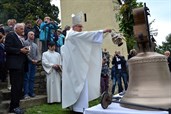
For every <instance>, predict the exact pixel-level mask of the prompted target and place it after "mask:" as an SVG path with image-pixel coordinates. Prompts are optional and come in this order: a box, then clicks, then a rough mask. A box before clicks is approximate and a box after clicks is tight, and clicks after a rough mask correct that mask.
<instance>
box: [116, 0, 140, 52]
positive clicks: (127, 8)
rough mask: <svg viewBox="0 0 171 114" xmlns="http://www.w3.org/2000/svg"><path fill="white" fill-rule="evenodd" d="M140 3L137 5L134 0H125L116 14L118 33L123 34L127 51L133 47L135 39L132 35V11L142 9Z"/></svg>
mask: <svg viewBox="0 0 171 114" xmlns="http://www.w3.org/2000/svg"><path fill="white" fill-rule="evenodd" d="M142 6H143V4H142V2H140V3H137V1H136V0H125V3H124V4H122V6H121V8H120V11H119V12H118V14H116V19H117V21H118V22H119V31H120V32H122V33H123V35H124V37H125V38H126V43H127V48H128V51H129V50H131V49H132V48H133V47H134V46H135V43H136V41H135V39H134V33H133V26H134V20H133V14H132V9H134V8H138V7H142Z"/></svg>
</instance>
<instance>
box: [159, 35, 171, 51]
mask: <svg viewBox="0 0 171 114" xmlns="http://www.w3.org/2000/svg"><path fill="white" fill-rule="evenodd" d="M165 51H170V52H171V33H170V34H168V35H167V36H166V41H165V42H162V45H161V46H158V47H157V52H158V53H161V54H163V53H164V52H165Z"/></svg>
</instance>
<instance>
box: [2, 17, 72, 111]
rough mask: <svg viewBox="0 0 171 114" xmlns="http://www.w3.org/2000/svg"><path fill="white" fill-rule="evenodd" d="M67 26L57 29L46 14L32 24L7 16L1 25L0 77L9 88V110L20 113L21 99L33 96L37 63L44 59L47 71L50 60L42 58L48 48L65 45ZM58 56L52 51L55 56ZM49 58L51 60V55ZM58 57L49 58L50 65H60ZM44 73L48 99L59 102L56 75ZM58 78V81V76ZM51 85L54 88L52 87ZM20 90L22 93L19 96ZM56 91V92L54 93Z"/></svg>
mask: <svg viewBox="0 0 171 114" xmlns="http://www.w3.org/2000/svg"><path fill="white" fill-rule="evenodd" d="M68 29H69V26H67V27H66V28H65V29H64V30H63V31H62V30H61V29H60V28H58V24H57V23H56V22H55V21H53V20H51V19H50V17H48V16H47V17H45V18H44V21H42V20H41V19H37V20H35V25H34V26H33V21H32V20H28V21H26V22H25V23H24V22H22V23H17V20H15V19H9V20H8V21H7V25H6V26H5V25H3V24H0V80H1V82H6V81H8V82H10V83H9V87H8V89H9V90H11V102H10V107H9V112H15V113H17V114H22V113H23V110H22V109H21V108H20V107H19V102H20V99H22V98H24V99H29V98H31V97H35V96H36V94H35V93H34V80H35V73H36V67H37V63H38V62H39V61H41V60H43V61H42V65H43V68H44V70H45V71H46V69H47V68H46V67H48V66H46V64H48V63H49V64H50V61H49V62H48V63H46V62H47V61H46V59H45V58H46V57H47V55H46V54H47V51H49V50H51V51H49V52H53V50H54V47H55V52H56V53H58V54H59V53H60V51H59V50H60V47H61V46H62V45H63V44H64V39H65V35H66V30H68ZM50 42H54V43H53V44H54V46H52V44H49V43H50ZM51 47H53V48H51ZM56 47H57V48H56ZM42 55H43V57H42ZM58 56H60V54H59V55H58ZM58 56H55V54H54V57H58ZM42 58H43V59H42ZM55 59H56V58H55ZM50 60H52V59H51V58H50ZM60 60H61V58H59V60H57V59H56V61H52V64H58V65H61V63H60ZM56 62H57V63H56ZM53 68H55V66H53ZM49 72H50V71H49ZM46 74H47V96H48V100H47V102H48V103H52V102H61V100H60V99H61V97H60V96H59V95H60V90H58V89H57V88H55V87H58V88H60V83H58V82H56V78H55V77H54V78H53V77H52V76H49V75H50V74H49V73H48V72H46ZM8 75H9V77H8ZM58 80H59V82H60V79H58ZM56 84H57V85H56ZM51 88H55V90H53V89H51ZM23 93H24V96H22V95H23ZM56 93H58V94H57V95H56ZM52 96H53V97H54V96H57V97H58V98H56V97H55V98H53V97H52Z"/></svg>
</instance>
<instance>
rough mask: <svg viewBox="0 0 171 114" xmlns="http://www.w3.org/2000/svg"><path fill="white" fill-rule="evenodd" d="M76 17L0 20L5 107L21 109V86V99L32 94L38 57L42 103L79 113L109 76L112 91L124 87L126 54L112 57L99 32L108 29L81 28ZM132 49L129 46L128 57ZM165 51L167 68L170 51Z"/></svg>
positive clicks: (104, 87) (0, 66) (0, 73)
mask: <svg viewBox="0 0 171 114" xmlns="http://www.w3.org/2000/svg"><path fill="white" fill-rule="evenodd" d="M80 19H81V15H73V16H72V27H70V26H68V25H67V26H66V27H65V28H64V30H63V31H62V30H61V29H60V28H59V27H58V23H56V22H55V21H53V20H51V18H50V17H48V16H47V17H45V18H44V20H42V19H37V20H36V21H35V25H34V26H33V25H32V21H31V20H28V21H26V22H25V23H17V21H16V20H15V19H9V20H8V21H7V26H3V25H2V24H0V79H1V82H5V81H7V74H9V77H10V78H9V80H8V81H9V82H10V85H11V89H10V90H11V102H10V107H9V112H14V113H16V114H23V113H24V111H23V110H22V109H21V108H20V106H19V103H20V99H21V98H23V96H22V92H23V93H24V99H29V98H31V97H35V96H36V94H35V93H34V80H35V73H36V65H37V63H38V62H39V61H41V62H42V66H43V69H44V71H45V73H46V87H47V88H46V90H47V103H50V104H51V103H61V102H62V108H68V107H70V109H72V110H73V111H75V112H78V113H83V111H84V109H86V108H88V102H89V101H90V100H93V99H95V98H98V97H99V95H100V93H101V94H102V93H103V92H105V91H107V92H108V91H109V80H110V79H111V80H112V90H111V93H112V94H116V93H119V94H122V93H124V92H125V91H126V90H127V88H128V82H129V75H128V65H127V60H126V59H125V57H124V56H122V55H121V53H120V51H115V53H114V55H113V57H112V58H111V55H110V54H109V52H108V51H107V49H104V50H102V49H101V45H102V43H103V34H105V33H108V32H111V29H104V30H98V31H89V32H87V31H82V27H83V25H82V21H81V20H80ZM101 52H102V53H101ZM136 54H137V52H136V50H135V49H132V50H131V51H130V53H129V55H128V59H130V58H131V57H133V56H136ZM165 55H166V56H167V57H168V63H169V68H170V69H171V67H170V66H171V63H170V62H171V60H170V52H169V51H166V52H165ZM101 60H102V61H101ZM110 64H112V67H111V66H110ZM110 67H111V68H110ZM61 72H62V73H61ZM116 85H118V91H117V92H115V90H116ZM68 95H70V97H68Z"/></svg>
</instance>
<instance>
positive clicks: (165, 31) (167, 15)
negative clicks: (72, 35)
mask: <svg viewBox="0 0 171 114" xmlns="http://www.w3.org/2000/svg"><path fill="white" fill-rule="evenodd" d="M137 2H143V3H146V6H147V7H148V8H149V10H150V16H148V20H149V22H152V21H153V20H154V19H155V21H154V22H153V24H152V25H151V28H152V30H157V33H158V34H157V36H154V38H155V39H156V42H157V45H161V44H162V42H164V41H166V36H168V35H169V34H170V33H171V0H137ZM51 3H52V4H55V5H57V6H58V7H59V9H60V5H59V4H60V0H52V2H51ZM59 15H60V14H59ZM59 18H60V16H59Z"/></svg>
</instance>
